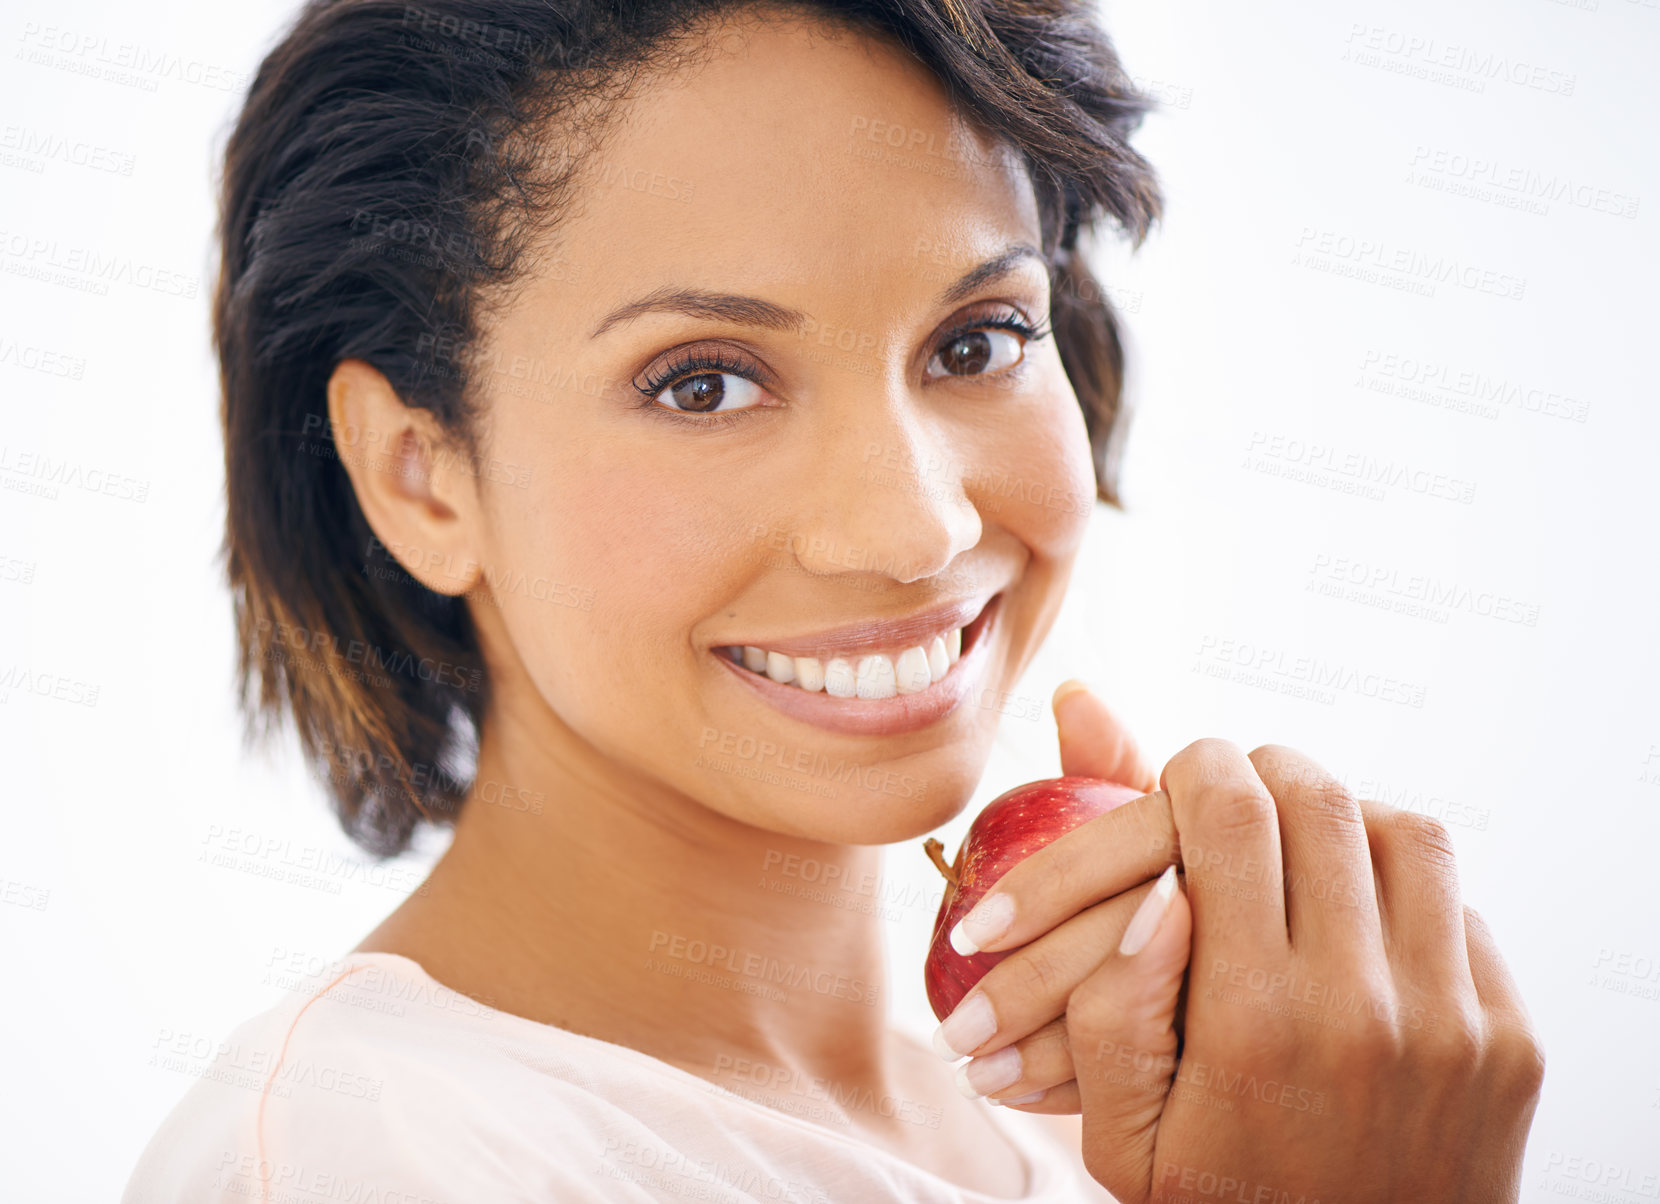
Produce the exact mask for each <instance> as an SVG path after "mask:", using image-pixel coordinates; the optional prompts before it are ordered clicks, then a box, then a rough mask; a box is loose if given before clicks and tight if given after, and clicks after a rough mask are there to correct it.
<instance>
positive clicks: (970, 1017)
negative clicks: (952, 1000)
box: [934, 993, 997, 1062]
mask: <svg viewBox="0 0 1660 1204" xmlns="http://www.w3.org/2000/svg"><path fill="white" fill-rule="evenodd" d="M996 1033H997V1017H996V1016H994V1015H992V1011H991V1000H989V999H987V998H986V997H985V996H984V995H983V994H979V993H971V994H970V995H969V996H968V998H967V999H964V1000H963V1001H962V1002H961V1003H959V1004H958V1005H957V1010H956V1011H954V1012H952V1013H951V1014H950V1015H949V1016H947V1017H946V1018H945V1023H944V1024H942V1025H940V1026H939V1027H938V1028H937V1029H935V1030H934V1052H935V1053H937V1054H939V1056H940V1057H942V1058H944V1059H945V1060H946V1061H947V1062H955V1061H956V1060H957V1059H958V1058H962V1057H967V1056H968V1051H969V1050H971V1049H979V1048H980V1046H982V1045H984V1044H985V1043H986V1042H987V1041H989V1040H991V1039H992V1037H993V1036H994V1035H996Z"/></svg>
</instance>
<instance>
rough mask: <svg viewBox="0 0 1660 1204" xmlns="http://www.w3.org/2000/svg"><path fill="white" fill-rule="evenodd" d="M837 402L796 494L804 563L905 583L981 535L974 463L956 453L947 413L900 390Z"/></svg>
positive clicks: (799, 555)
mask: <svg viewBox="0 0 1660 1204" xmlns="http://www.w3.org/2000/svg"><path fill="white" fill-rule="evenodd" d="M845 400H847V399H844V401H845ZM833 408H834V409H835V411H836V412H835V413H834V414H827V415H826V416H825V420H824V422H823V424H822V426H821V428H820V429H819V430H818V431H817V432H815V434H816V436H817V437H816V438H815V440H814V450H813V453H812V463H811V467H810V468H809V469H808V470H806V471H804V472H803V473H802V476H801V488H800V490H799V491H798V492H797V493H796V495H795V496H796V497H797V499H798V509H797V511H796V516H795V522H794V523H793V524H791V529H792V530H794V531H795V532H796V533H797V538H795V539H792V540H791V547H792V549H793V550H794V552H795V559H796V561H797V563H799V564H800V565H801V567H802V568H804V569H806V570H807V571H808V572H809V573H812V574H814V575H815V576H826V575H841V574H858V573H865V574H870V573H874V574H880V575H882V576H885V577H887V578H889V579H891V580H893V581H897V582H899V583H901V584H909V583H910V582H912V581H916V580H919V579H922V578H927V577H932V576H935V575H936V574H938V573H940V572H942V571H944V570H945V569H946V567H947V566H949V565H950V564H951V563H952V562H953V561H954V560H955V559H956V557H957V555H958V554H959V553H961V552H963V551H966V550H967V549H969V548H972V547H974V545H975V544H977V543H979V542H980V536H981V533H982V526H981V522H980V514H979V512H978V511H977V510H976V509H975V507H974V504H973V503H972V502H971V501H970V500H969V497H968V495H967V492H966V491H965V490H964V487H963V483H964V479H965V477H966V476H967V475H968V474H970V473H972V472H973V465H972V464H970V463H968V462H966V461H965V459H964V458H963V457H962V456H961V455H957V454H953V446H952V445H953V440H952V438H951V429H952V428H951V424H950V423H949V422H948V421H944V420H942V419H941V418H940V417H939V416H937V415H932V414H930V413H928V412H927V411H926V410H925V409H924V408H923V407H921V406H919V405H918V404H917V403H916V402H915V401H914V400H912V399H911V398H910V397H909V396H908V394H907V393H905V391H904V390H902V389H899V390H891V391H887V390H883V391H876V392H875V393H874V394H866V396H865V397H863V398H861V399H859V400H858V401H857V402H853V403H850V404H844V405H839V406H836V407H833Z"/></svg>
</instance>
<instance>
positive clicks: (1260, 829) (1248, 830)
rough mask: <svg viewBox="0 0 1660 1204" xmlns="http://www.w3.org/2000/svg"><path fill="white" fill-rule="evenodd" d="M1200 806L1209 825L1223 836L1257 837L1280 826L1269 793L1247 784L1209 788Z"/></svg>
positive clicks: (1202, 797) (1231, 783)
mask: <svg viewBox="0 0 1660 1204" xmlns="http://www.w3.org/2000/svg"><path fill="white" fill-rule="evenodd" d="M1200 806H1201V808H1202V810H1203V812H1204V814H1205V816H1206V819H1207V822H1208V823H1209V824H1210V825H1211V826H1212V827H1213V828H1214V830H1215V831H1216V832H1217V833H1218V834H1219V835H1222V836H1230V837H1235V836H1237V837H1257V836H1261V835H1263V834H1264V833H1265V832H1266V831H1267V830H1268V829H1270V828H1273V827H1276V826H1277V823H1278V818H1277V815H1276V813H1275V810H1274V800H1273V799H1272V798H1271V797H1270V796H1269V794H1268V792H1267V790H1265V789H1262V788H1261V787H1257V788H1254V789H1253V788H1252V787H1250V786H1248V785H1246V784H1244V783H1234V782H1230V783H1226V784H1220V783H1219V784H1218V785H1215V786H1212V787H1210V788H1209V789H1207V790H1206V791H1205V792H1204V794H1203V795H1202V796H1201V798H1200Z"/></svg>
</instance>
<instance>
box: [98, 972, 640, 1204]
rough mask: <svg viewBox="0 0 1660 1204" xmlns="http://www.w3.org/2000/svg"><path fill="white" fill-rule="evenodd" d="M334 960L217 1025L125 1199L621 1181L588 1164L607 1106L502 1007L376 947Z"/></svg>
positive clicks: (421, 1200) (436, 1202) (401, 1195)
mask: <svg viewBox="0 0 1660 1204" xmlns="http://www.w3.org/2000/svg"><path fill="white" fill-rule="evenodd" d="M342 967H343V970H342V972H341V973H339V974H338V975H331V976H329V977H327V978H322V979H320V981H319V982H317V983H315V984H305V989H303V990H300V991H296V992H295V994H294V997H293V998H290V999H284V1000H283V1001H282V1002H280V1003H279V1004H278V1005H277V1006H275V1007H273V1008H271V1009H269V1010H267V1011H265V1012H262V1013H260V1014H259V1015H257V1016H254V1017H253V1018H251V1019H249V1020H247V1021H245V1022H244V1023H242V1024H241V1025H239V1026H237V1028H236V1029H235V1030H233V1031H232V1033H231V1034H230V1035H229V1036H228V1037H227V1038H226V1039H225V1040H224V1041H223V1042H222V1043H221V1046H220V1049H219V1052H218V1055H217V1056H216V1058H215V1060H214V1062H213V1064H212V1065H211V1066H210V1067H209V1068H208V1069H207V1070H206V1071H205V1072H203V1073H202V1074H201V1076H200V1077H199V1078H198V1080H197V1082H196V1083H194V1084H193V1085H192V1086H191V1088H190V1090H189V1091H187V1092H186V1093H185V1096H184V1098H183V1099H181V1100H180V1101H179V1103H178V1104H177V1105H176V1106H175V1107H174V1109H173V1111H172V1112H171V1113H169V1115H168V1116H167V1118H166V1120H165V1121H164V1122H163V1123H162V1125H161V1127H160V1128H159V1129H158V1130H157V1131H156V1133H155V1134H154V1136H152V1138H151V1140H150V1142H149V1144H148V1146H146V1148H145V1150H144V1153H143V1155H142V1156H141V1157H140V1159H139V1162H138V1164H137V1166H136V1167H135V1169H134V1171H133V1174H132V1177H131V1179H130V1180H129V1182H128V1185H127V1190H126V1194H125V1195H124V1196H123V1197H122V1199H123V1204H149V1202H150V1201H158V1202H159V1201H163V1200H165V1201H170V1202H171V1201H177V1200H181V1199H190V1200H203V1201H229V1200H237V1201H239V1202H242V1204H246V1202H247V1201H249V1200H261V1199H265V1198H269V1199H271V1200H280V1199H284V1198H287V1199H311V1198H313V1197H315V1198H318V1199H332V1198H335V1196H336V1195H337V1194H338V1195H339V1197H340V1198H342V1199H355V1198H372V1199H378V1200H395V1201H398V1202H399V1204H406V1202H407V1204H453V1202H455V1201H467V1200H474V1199H489V1200H501V1201H506V1202H509V1204H511V1202H512V1201H518V1200H525V1201H529V1200H546V1199H559V1200H573V1201H578V1202H586V1201H599V1200H602V1199H605V1200H612V1199H618V1198H623V1199H627V1198H629V1197H628V1196H627V1195H622V1196H619V1194H618V1192H617V1190H616V1189H617V1187H618V1186H619V1185H617V1184H608V1183H606V1182H604V1180H603V1178H602V1176H601V1175H600V1174H599V1173H598V1171H597V1170H596V1169H595V1168H596V1167H597V1165H598V1164H599V1162H600V1157H599V1154H600V1151H601V1149H602V1143H603V1141H604V1140H605V1134H606V1133H608V1132H614V1131H615V1129H616V1127H617V1123H618V1118H617V1117H616V1116H614V1115H612V1112H613V1109H611V1108H610V1106H609V1105H607V1104H606V1103H605V1101H603V1100H602V1099H600V1098H599V1097H597V1096H595V1095H594V1094H593V1093H591V1092H588V1091H586V1090H584V1089H583V1088H582V1087H581V1086H580V1085H579V1084H578V1083H577V1082H573V1081H571V1079H570V1078H569V1077H562V1076H561V1075H559V1074H550V1073H547V1071H546V1068H545V1067H538V1066H536V1065H534V1064H533V1060H532V1059H530V1058H527V1057H526V1056H522V1054H521V1051H520V1050H519V1049H518V1048H517V1046H516V1044H515V1042H514V1039H513V1033H512V1032H511V1031H493V1026H494V1027H495V1028H500V1027H501V1026H500V1025H499V1023H498V1021H499V1020H501V1019H507V1020H511V1019H512V1018H511V1017H504V1016H503V1014H501V1013H492V1012H491V1010H490V1009H488V1008H482V1007H481V1006H479V1005H476V1004H473V1003H472V1001H470V1000H467V999H466V997H465V996H460V995H456V994H454V993H453V992H452V993H450V994H449V995H448V996H447V997H446V996H444V995H442V994H439V993H438V992H434V991H433V990H431V987H436V986H437V984H435V983H432V980H430V979H425V980H424V981H423V980H421V979H419V978H417V977H413V976H409V975H399V974H397V973H381V972H380V971H384V970H387V969H388V966H387V965H386V964H385V963H384V962H378V963H375V964H368V963H364V962H362V961H361V960H359V959H347V961H346V962H343V963H342ZM391 969H393V970H395V969H396V967H391ZM468 1005H471V1006H468ZM354 1193H356V1194H355V1195H354ZM637 1198H641V1199H644V1198H647V1197H645V1196H644V1195H641V1196H639V1197H637Z"/></svg>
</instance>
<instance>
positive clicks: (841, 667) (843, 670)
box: [824, 656, 859, 698]
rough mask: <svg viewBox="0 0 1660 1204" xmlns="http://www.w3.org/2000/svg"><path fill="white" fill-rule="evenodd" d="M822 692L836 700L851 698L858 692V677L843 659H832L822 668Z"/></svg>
mask: <svg viewBox="0 0 1660 1204" xmlns="http://www.w3.org/2000/svg"><path fill="white" fill-rule="evenodd" d="M824 692H825V693H826V694H831V695H834V696H835V697H837V698H852V697H853V696H854V695H855V694H857V693H858V692H859V679H858V676H857V675H856V674H855V673H854V672H853V666H852V665H851V664H850V663H848V661H847V660H845V659H844V658H842V657H839V656H838V657H833V658H832V659H831V661H830V663H829V664H828V665H826V666H824Z"/></svg>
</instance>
